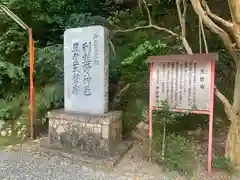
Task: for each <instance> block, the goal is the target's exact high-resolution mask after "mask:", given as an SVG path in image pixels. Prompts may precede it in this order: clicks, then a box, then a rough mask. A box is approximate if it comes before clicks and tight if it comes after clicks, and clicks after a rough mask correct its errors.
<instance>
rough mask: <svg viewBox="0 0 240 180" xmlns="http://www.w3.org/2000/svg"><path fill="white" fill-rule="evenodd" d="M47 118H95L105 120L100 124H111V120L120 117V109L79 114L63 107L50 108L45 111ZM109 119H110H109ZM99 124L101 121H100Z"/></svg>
mask: <svg viewBox="0 0 240 180" xmlns="http://www.w3.org/2000/svg"><path fill="white" fill-rule="evenodd" d="M47 118H49V119H52V118H54V119H57V120H63V119H64V120H68V121H80V122H91V121H92V122H94V123H95V121H96V119H100V120H103V119H104V120H106V119H108V121H106V122H102V124H106V123H107V124H111V122H115V121H119V120H121V118H122V111H109V112H106V113H104V115H91V114H80V113H76V112H70V111H65V110H64V109H57V110H52V111H49V112H48V113H47ZM109 120H110V121H109ZM100 124H101V122H100Z"/></svg>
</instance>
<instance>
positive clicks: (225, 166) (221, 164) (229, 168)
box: [212, 156, 234, 173]
mask: <svg viewBox="0 0 240 180" xmlns="http://www.w3.org/2000/svg"><path fill="white" fill-rule="evenodd" d="M212 164H213V168H214V169H219V170H224V171H226V172H228V173H233V172H234V167H233V165H232V164H231V161H230V159H227V158H225V157H224V156H214V157H213V163H212Z"/></svg>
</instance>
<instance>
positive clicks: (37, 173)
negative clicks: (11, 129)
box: [0, 151, 130, 180]
mask: <svg viewBox="0 0 240 180" xmlns="http://www.w3.org/2000/svg"><path fill="white" fill-rule="evenodd" d="M0 179H1V180H18V179H19V180H25V179H26V180H55V179H56V180H118V179H119V180H128V179H130V178H128V177H118V176H114V175H113V174H107V173H104V172H101V171H93V170H92V169H90V168H88V167H85V166H81V165H76V164H73V163H71V161H70V160H69V159H67V158H62V157H57V156H53V157H42V156H40V155H37V154H34V153H32V152H31V153H30V152H23V151H22V152H19V151H18V152H4V151H3V152H0Z"/></svg>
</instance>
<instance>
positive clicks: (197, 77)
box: [152, 59, 211, 110]
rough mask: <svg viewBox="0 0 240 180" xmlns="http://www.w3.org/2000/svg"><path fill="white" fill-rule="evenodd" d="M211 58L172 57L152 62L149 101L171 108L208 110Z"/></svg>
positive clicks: (157, 105)
mask: <svg viewBox="0 0 240 180" xmlns="http://www.w3.org/2000/svg"><path fill="white" fill-rule="evenodd" d="M210 83H211V60H209V61H207V60H204V61H201V60H199V61H192V60H182V59H181V60H171V61H166V60H165V61H159V62H157V63H153V68H152V103H153V107H155V108H159V107H162V106H163V105H162V104H163V102H167V103H168V105H169V107H170V108H173V109H189V110H193V109H194V110H209V103H210Z"/></svg>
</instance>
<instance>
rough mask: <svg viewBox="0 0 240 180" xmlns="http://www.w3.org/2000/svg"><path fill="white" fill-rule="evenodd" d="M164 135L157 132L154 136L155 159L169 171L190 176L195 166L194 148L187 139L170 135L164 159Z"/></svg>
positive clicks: (167, 139)
mask: <svg viewBox="0 0 240 180" xmlns="http://www.w3.org/2000/svg"><path fill="white" fill-rule="evenodd" d="M161 147H162V133H161V132H159V131H157V132H156V133H155V134H154V136H153V159H154V160H155V162H157V163H159V164H161V165H163V166H164V167H165V168H166V169H167V170H170V171H173V170H174V171H178V172H180V173H184V174H187V175H190V173H192V172H193V170H194V168H195V166H194V164H195V163H194V146H193V144H192V143H191V142H190V141H189V140H187V139H186V138H184V137H182V136H180V135H176V134H170V135H168V136H167V138H166V151H165V157H164V159H163V158H162V149H161Z"/></svg>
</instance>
